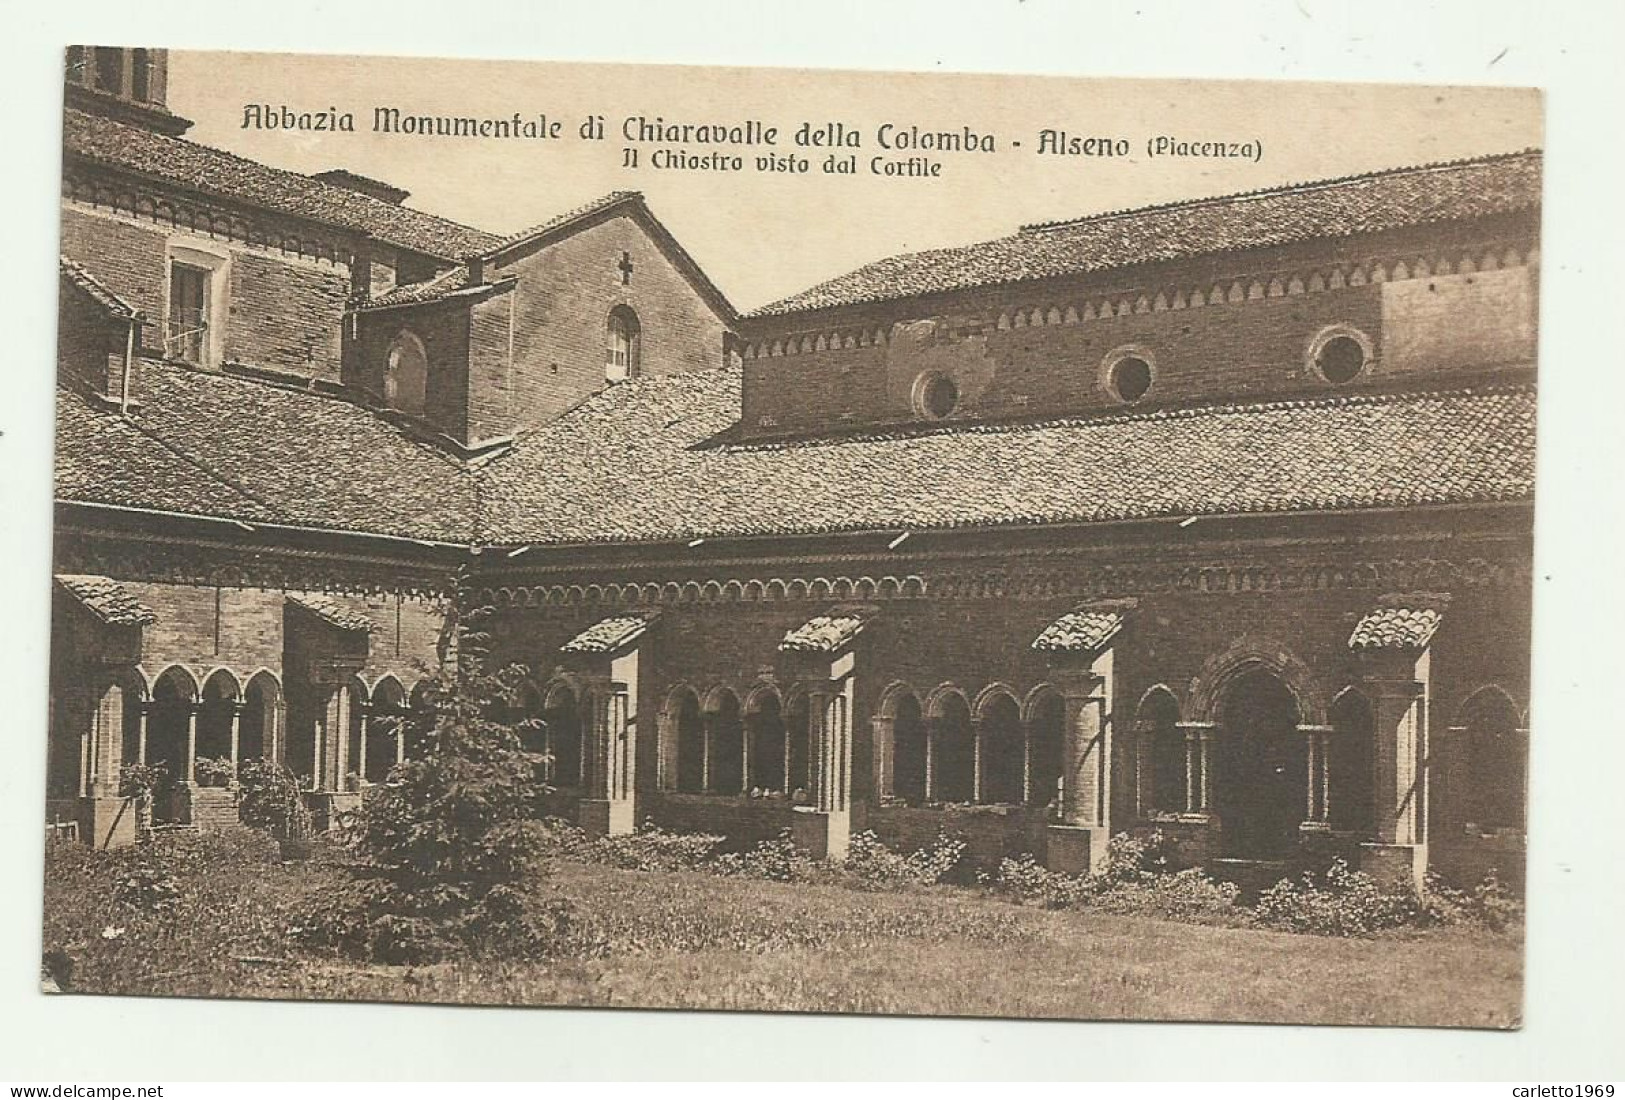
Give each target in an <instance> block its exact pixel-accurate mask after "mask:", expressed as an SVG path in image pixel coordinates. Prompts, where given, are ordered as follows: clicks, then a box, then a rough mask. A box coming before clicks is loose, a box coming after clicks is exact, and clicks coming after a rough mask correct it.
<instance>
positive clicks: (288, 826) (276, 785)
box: [237, 760, 315, 858]
mask: <svg viewBox="0 0 1625 1100" xmlns="http://www.w3.org/2000/svg"><path fill="white" fill-rule="evenodd" d="M237 815H238V817H239V818H241V819H242V822H243V824H245V825H248V826H250V827H252V828H256V829H263V830H265V831H266V832H268V833H270V834H271V835H272V836H273V837H275V838H276V839H277V841H278V842H279V844H280V845H281V849H282V855H283V857H284V858H293V857H297V858H304V857H305V856H307V855H308V854H309V849H310V842H311V837H312V836H313V835H314V833H315V829H314V828H313V827H312V825H311V820H310V811H309V810H308V809H307V808H306V807H305V796H304V792H303V790H302V789H301V787H300V784H299V779H298V777H297V776H295V775H294V774H293V772H291V771H289V770H288V769H287V768H286V767H284V766H283V765H281V764H278V763H276V762H275V761H272V760H249V761H246V762H244V764H243V766H242V767H241V768H240V769H239V783H238V791H237Z"/></svg>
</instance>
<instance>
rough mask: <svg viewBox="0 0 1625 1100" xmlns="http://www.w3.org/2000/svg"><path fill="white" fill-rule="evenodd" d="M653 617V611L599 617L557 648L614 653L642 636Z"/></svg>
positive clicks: (572, 651)
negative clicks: (605, 617) (604, 617)
mask: <svg viewBox="0 0 1625 1100" xmlns="http://www.w3.org/2000/svg"><path fill="white" fill-rule="evenodd" d="M654 619H655V616H654V613H653V612H640V613H635V614H630V615H612V616H610V617H609V618H607V619H599V620H598V621H597V622H595V623H593V624H592V625H591V626H589V627H588V628H587V629H585V630H583V631H582V632H581V633H579V634H577V635H576V636H575V637H573V638H571V639H570V640H569V641H568V642H565V643H564V644H563V645H562V646H560V647H559V649H560V650H561V651H562V652H564V653H614V652H615V651H616V650H619V649H624V648H625V647H626V646H629V645H631V644H632V643H633V642H635V641H637V640H638V639H639V638H641V637H643V635H644V633H645V632H646V631H647V630H648V629H649V624H650V623H652V622H653V621H654Z"/></svg>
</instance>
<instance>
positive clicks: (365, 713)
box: [355, 703, 372, 780]
mask: <svg viewBox="0 0 1625 1100" xmlns="http://www.w3.org/2000/svg"><path fill="white" fill-rule="evenodd" d="M356 709H357V710H359V711H360V712H361V729H360V734H359V736H358V737H357V738H356V747H355V754H356V757H357V759H356V767H355V770H356V772H357V773H359V774H360V776H361V778H362V779H363V780H365V779H366V778H367V733H368V731H369V727H370V726H371V725H372V705H371V704H370V703H360V704H358V705H357V707H356Z"/></svg>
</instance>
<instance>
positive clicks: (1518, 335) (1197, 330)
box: [742, 222, 1537, 434]
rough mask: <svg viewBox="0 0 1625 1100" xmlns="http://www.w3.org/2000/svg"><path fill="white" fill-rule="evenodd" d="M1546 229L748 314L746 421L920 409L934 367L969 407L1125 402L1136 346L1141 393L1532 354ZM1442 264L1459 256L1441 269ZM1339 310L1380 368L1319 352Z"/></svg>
mask: <svg viewBox="0 0 1625 1100" xmlns="http://www.w3.org/2000/svg"><path fill="white" fill-rule="evenodd" d="M1534 239H1535V229H1534V227H1533V225H1532V224H1531V225H1509V224H1506V223H1503V222H1496V223H1493V224H1490V225H1486V226H1480V227H1466V228H1459V229H1457V230H1456V231H1454V232H1446V231H1443V230H1425V231H1416V232H1414V233H1410V234H1403V235H1389V236H1387V237H1385V238H1383V239H1381V240H1376V241H1367V242H1359V243H1356V244H1353V245H1347V244H1345V245H1343V246H1341V247H1339V248H1337V249H1335V250H1329V249H1328V248H1327V247H1326V246H1325V245H1320V246H1314V247H1311V246H1302V247H1298V248H1293V249H1280V250H1273V251H1270V252H1268V253H1263V254H1258V255H1251V256H1249V255H1239V256H1232V257H1228V258H1227V259H1226V261H1225V264H1226V266H1224V267H1222V268H1221V267H1219V266H1217V264H1216V263H1215V262H1208V263H1202V264H1195V263H1185V264H1180V265H1164V266H1162V267H1160V268H1157V269H1154V270H1150V271H1143V272H1132V271H1131V272H1126V273H1123V272H1113V273H1108V274H1107V275H1103V276H1101V277H1098V278H1094V279H1076V278H1073V279H1058V280H1051V281H1049V282H1047V283H1042V284H1024V285H1021V286H1019V287H1017V288H989V289H983V290H978V291H969V292H964V293H960V294H955V295H951V296H942V297H939V298H936V299H932V300H929V301H927V302H920V301H917V300H915V301H909V302H902V303H886V304H881V305H875V306H859V307H851V308H848V309H843V310H834V311H826V312H824V313H821V314H816V315H801V316H796V315H792V316H788V317H772V318H764V319H761V320H755V321H748V322H747V323H746V334H745V335H746V339H747V343H748V345H749V347H750V348H751V349H752V353H750V354H747V357H746V360H745V383H744V398H743V421H742V423H743V428H744V430H745V431H746V432H748V433H760V434H772V433H774V432H785V431H808V430H822V429H828V428H841V427H855V426H858V425H862V424H869V423H888V422H898V421H915V420H918V419H919V416H918V414H917V413H916V411H915V409H914V404H913V401H914V391H915V388H916V384H917V382H918V380H919V379H920V378H921V377H922V375H924V374H926V373H927V372H933V371H934V372H940V373H942V374H945V375H947V376H949V377H950V378H952V379H953V380H954V382H955V384H956V386H957V388H958V391H959V406H958V409H957V410H956V412H955V413H954V416H955V417H961V418H980V417H995V418H998V417H1028V416H1053V415H1059V414H1068V413H1087V412H1094V411H1102V410H1114V409H1121V408H1124V407H1125V405H1124V402H1123V401H1121V400H1120V399H1119V398H1118V396H1117V395H1116V394H1115V393H1114V392H1113V391H1112V389H1111V388H1110V386H1109V371H1108V370H1107V363H1108V357H1109V356H1111V354H1112V353H1114V352H1118V351H1120V350H1122V349H1133V350H1134V351H1135V353H1136V354H1139V355H1141V356H1142V357H1145V358H1147V359H1148V360H1149V361H1150V362H1151V364H1152V366H1153V370H1154V376H1153V384H1152V388H1151V391H1150V393H1149V394H1147V395H1146V397H1145V398H1144V399H1142V401H1140V402H1139V404H1141V405H1154V404H1159V403H1164V402H1189V401H1225V402H1228V401H1236V400H1243V401H1245V400H1249V399H1257V398H1263V397H1274V396H1280V397H1298V396H1305V395H1315V394H1325V393H1330V392H1342V391H1344V390H1347V389H1355V390H1358V389H1361V388H1365V387H1367V386H1371V385H1380V384H1383V383H1384V382H1387V381H1390V380H1393V379H1397V378H1406V377H1414V376H1416V375H1419V374H1424V373H1425V374H1433V375H1440V376H1443V375H1447V374H1449V373H1450V372H1453V371H1463V370H1482V369H1486V368H1499V367H1518V368H1522V367H1527V366H1529V365H1530V363H1531V362H1532V360H1533V355H1534V334H1535V325H1536V317H1535V310H1536V297H1537V294H1536V282H1537V280H1536V276H1535V269H1534V268H1532V267H1530V266H1527V261H1528V255H1529V250H1530V249H1531V248H1532V247H1533V244H1534ZM1441 262H1444V263H1447V264H1449V265H1451V267H1450V270H1449V271H1447V272H1444V273H1437V272H1435V271H1434V270H1433V268H1432V267H1431V266H1429V264H1430V263H1431V264H1432V265H1438V264H1440V263H1441ZM1462 265H1465V268H1466V270H1461V271H1458V270H1457V268H1458V267H1461V266H1462ZM1490 265H1493V266H1490ZM1487 266H1489V267H1490V269H1486V267H1487ZM1331 325H1349V326H1353V327H1354V328H1356V329H1358V330H1360V331H1361V332H1363V333H1364V334H1365V335H1366V336H1367V337H1369V338H1370V340H1371V343H1372V353H1373V356H1372V360H1371V363H1370V365H1369V366H1368V368H1367V369H1366V371H1365V372H1364V373H1363V374H1362V375H1361V376H1360V377H1359V378H1358V379H1356V380H1355V381H1354V382H1352V383H1349V384H1346V385H1343V386H1337V385H1333V384H1331V383H1328V382H1327V381H1326V380H1325V379H1323V378H1322V377H1320V376H1319V374H1318V373H1316V372H1315V371H1314V370H1313V369H1311V368H1310V367H1309V366H1308V352H1309V347H1310V344H1311V342H1312V341H1313V340H1314V338H1315V337H1316V335H1317V334H1318V333H1320V332H1321V331H1322V330H1323V329H1325V328H1326V327H1328V326H1331ZM791 352H793V353H791Z"/></svg>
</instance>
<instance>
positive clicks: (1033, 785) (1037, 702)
mask: <svg viewBox="0 0 1625 1100" xmlns="http://www.w3.org/2000/svg"><path fill="white" fill-rule="evenodd" d="M1065 733H1066V701H1065V700H1063V699H1062V698H1061V693H1060V692H1058V691H1055V690H1054V689H1052V688H1051V689H1046V690H1044V691H1042V692H1041V693H1039V694H1038V696H1037V697H1036V698H1033V699H1031V700H1030V702H1029V704H1028V708H1027V745H1028V748H1027V751H1028V754H1029V764H1028V767H1029V769H1030V774H1029V775H1028V779H1027V802H1028V804H1029V805H1032V806H1048V805H1051V804H1052V803H1055V802H1057V801H1058V800H1059V798H1060V789H1061V744H1062V741H1063V739H1064V736H1065Z"/></svg>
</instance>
